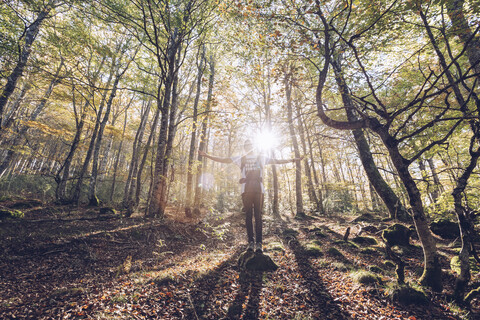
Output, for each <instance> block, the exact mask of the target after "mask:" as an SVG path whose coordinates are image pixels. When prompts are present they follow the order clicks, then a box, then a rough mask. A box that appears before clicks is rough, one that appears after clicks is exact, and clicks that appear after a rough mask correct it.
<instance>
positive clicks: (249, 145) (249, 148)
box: [243, 139, 253, 152]
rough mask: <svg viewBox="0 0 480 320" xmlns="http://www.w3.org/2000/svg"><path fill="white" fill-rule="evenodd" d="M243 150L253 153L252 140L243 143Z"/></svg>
mask: <svg viewBox="0 0 480 320" xmlns="http://www.w3.org/2000/svg"><path fill="white" fill-rule="evenodd" d="M243 149H245V152H250V151H253V143H252V140H250V139H247V140H245V142H244V143H243Z"/></svg>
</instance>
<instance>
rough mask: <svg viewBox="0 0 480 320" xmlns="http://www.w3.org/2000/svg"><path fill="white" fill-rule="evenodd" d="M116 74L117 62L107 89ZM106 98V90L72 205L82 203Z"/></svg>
mask: <svg viewBox="0 0 480 320" xmlns="http://www.w3.org/2000/svg"><path fill="white" fill-rule="evenodd" d="M114 74H115V61H114V62H112V66H111V69H110V74H109V77H108V80H107V84H106V86H105V88H109V87H110V84H111V82H112V79H113V76H114ZM106 98H107V90H104V92H103V94H102V100H101V102H100V106H99V108H98V111H97V113H96V119H95V126H94V128H93V132H92V134H91V138H90V144H89V146H88V150H87V155H86V156H85V160H84V161H83V166H82V169H81V171H80V173H79V176H78V180H77V183H76V185H75V188H74V190H73V195H72V203H74V204H78V203H79V201H80V195H81V192H82V186H83V179H84V177H85V174H86V173H87V170H88V166H89V165H90V160H91V158H92V155H93V151H94V148H95V141H96V139H97V134H98V130H99V128H100V124H101V120H100V119H101V117H102V113H103V108H104V107H105V101H106ZM88 102H90V101H88Z"/></svg>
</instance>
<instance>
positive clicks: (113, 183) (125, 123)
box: [108, 108, 128, 203]
mask: <svg viewBox="0 0 480 320" xmlns="http://www.w3.org/2000/svg"><path fill="white" fill-rule="evenodd" d="M127 110H128V108H127V109H126V110H125V118H124V120H123V130H122V139H121V140H120V145H119V146H118V152H117V157H116V158H115V162H114V164H113V178H112V187H111V188H110V196H109V198H108V199H109V201H110V203H111V202H113V195H114V194H115V188H116V184H117V170H118V164H119V163H120V157H121V154H122V149H123V141H124V140H125V129H126V128H127V119H128V112H127Z"/></svg>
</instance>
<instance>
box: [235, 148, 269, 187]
mask: <svg viewBox="0 0 480 320" xmlns="http://www.w3.org/2000/svg"><path fill="white" fill-rule="evenodd" d="M244 168H245V178H242V179H240V181H239V182H240V183H245V192H256V193H261V192H262V169H263V168H262V162H261V161H260V156H258V157H257V158H256V159H247V157H246V156H243V157H242V158H241V164H240V170H241V171H243V169H244Z"/></svg>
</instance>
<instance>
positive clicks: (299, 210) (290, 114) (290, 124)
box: [284, 67, 305, 218]
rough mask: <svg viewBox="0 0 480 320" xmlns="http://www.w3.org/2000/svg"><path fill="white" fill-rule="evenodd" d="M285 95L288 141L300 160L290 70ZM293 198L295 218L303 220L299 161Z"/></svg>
mask: <svg viewBox="0 0 480 320" xmlns="http://www.w3.org/2000/svg"><path fill="white" fill-rule="evenodd" d="M284 85H285V94H286V98H287V101H286V102H287V116H288V128H289V131H290V139H291V140H292V144H293V151H294V153H295V158H300V151H299V148H298V142H297V136H296V135H295V125H294V122H293V111H292V109H293V106H292V88H293V75H292V70H291V67H290V70H286V72H285V79H284ZM295 196H296V213H295V216H296V217H297V218H304V217H305V212H304V210H303V197H302V164H301V162H300V161H296V162H295Z"/></svg>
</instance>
